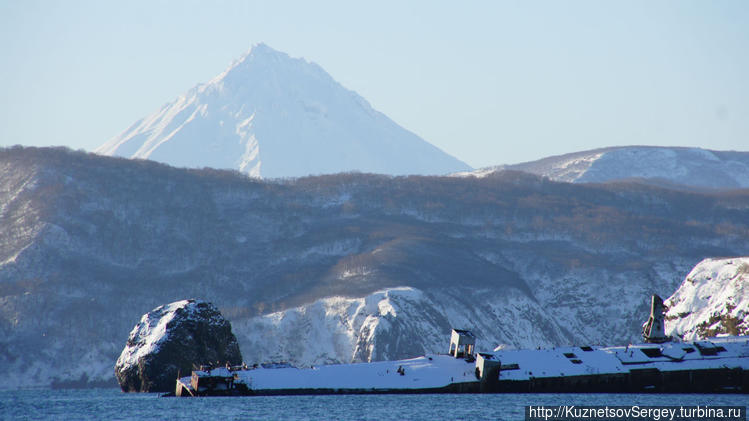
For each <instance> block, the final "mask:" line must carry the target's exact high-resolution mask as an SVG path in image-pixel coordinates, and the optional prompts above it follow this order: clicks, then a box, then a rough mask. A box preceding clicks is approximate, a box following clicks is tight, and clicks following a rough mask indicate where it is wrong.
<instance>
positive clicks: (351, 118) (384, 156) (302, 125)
mask: <svg viewBox="0 0 749 421" xmlns="http://www.w3.org/2000/svg"><path fill="white" fill-rule="evenodd" d="M96 152H97V153H100V154H103V155H110V156H123V157H128V158H140V159H152V160H155V161H159V162H164V163H167V164H170V165H173V166H178V167H193V168H201V167H212V168H227V169H236V170H238V171H241V172H243V173H246V174H248V175H251V176H254V177H295V176H304V175H309V174H324V173H337V172H343V171H352V170H356V171H361V172H374V173H383V174H446V173H449V172H453V171H460V170H466V169H469V168H470V167H468V165H466V164H465V163H463V162H461V161H459V160H457V159H456V158H453V157H452V156H450V155H448V154H446V153H444V152H442V151H441V150H439V149H438V148H436V147H434V146H432V145H431V144H429V143H427V142H426V141H424V140H422V139H421V138H419V137H418V136H416V135H415V134H413V133H411V132H409V131H407V130H405V129H403V128H402V127H400V126H398V125H397V124H396V123H395V122H393V121H392V120H390V119H389V118H388V117H386V116H385V115H384V114H382V113H380V112H378V111H376V110H374V109H373V108H372V107H371V106H370V105H369V103H368V102H367V101H366V100H365V99H364V98H362V97H360V96H359V95H357V94H356V93H355V92H352V91H349V90H347V89H345V88H343V87H342V86H341V85H340V84H338V83H337V82H336V81H335V80H333V79H332V78H331V77H330V75H328V74H327V73H326V72H325V71H324V70H323V69H322V68H321V67H320V66H318V65H316V64H314V63H311V62H308V61H306V60H304V59H294V58H290V57H289V56H288V55H286V54H284V53H281V52H278V51H275V50H273V49H271V48H270V47H268V46H267V45H264V44H258V45H255V46H254V47H252V48H251V49H250V51H249V52H247V53H246V54H245V55H244V56H242V57H241V58H240V59H239V60H237V61H235V62H234V63H233V64H232V65H231V66H229V68H228V69H226V70H225V71H224V72H223V73H221V74H219V75H218V76H216V77H215V78H214V79H212V80H211V81H209V82H208V83H206V84H201V85H198V86H196V87H195V88H193V89H191V90H190V91H188V92H187V93H185V94H184V95H182V96H180V97H179V98H177V99H176V100H174V101H172V102H171V103H168V104H166V105H164V106H163V107H162V108H161V109H160V110H158V111H157V112H155V113H153V114H151V115H150V116H147V117H145V118H143V119H142V120H140V121H138V122H136V123H135V124H133V125H132V126H131V127H129V128H128V129H127V130H125V131H124V132H123V133H121V134H120V135H118V136H116V137H114V138H112V139H111V140H109V141H108V142H107V143H106V144H104V145H102V146H101V147H99V148H98V149H97V150H96Z"/></svg>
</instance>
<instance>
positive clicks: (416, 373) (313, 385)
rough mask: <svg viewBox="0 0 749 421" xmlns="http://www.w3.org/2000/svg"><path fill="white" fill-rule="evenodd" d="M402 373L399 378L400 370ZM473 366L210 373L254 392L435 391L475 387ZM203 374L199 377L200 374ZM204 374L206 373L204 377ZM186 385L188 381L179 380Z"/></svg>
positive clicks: (443, 363)
mask: <svg viewBox="0 0 749 421" xmlns="http://www.w3.org/2000/svg"><path fill="white" fill-rule="evenodd" d="M401 368H402V373H403V374H401V372H400V371H401V370H399V369H401ZM475 371H476V366H475V364H474V363H473V362H467V361H466V360H465V359H462V358H460V359H458V358H454V357H451V356H449V355H428V356H425V357H419V358H413V359H409V360H400V361H377V362H371V363H355V364H337V365H325V366H320V367H313V368H296V367H281V368H255V369H251V370H241V371H233V372H229V370H227V369H226V368H216V369H213V370H211V373H210V374H211V375H213V376H232V375H236V376H235V378H236V380H235V383H244V384H246V385H247V386H248V388H249V389H250V390H252V391H254V392H261V393H272V392H273V391H285V392H292V393H293V391H294V390H299V391H311V390H320V391H323V390H329V391H351V392H356V391H362V392H363V391H367V392H377V391H382V392H394V391H409V390H413V391H418V390H429V389H434V390H438V389H441V388H446V387H449V386H451V385H454V384H459V383H469V382H470V383H472V384H475V383H476V382H477V380H476V375H475ZM201 374H203V373H201ZM206 374H207V373H206ZM180 380H181V381H182V383H184V384H189V383H190V378H189V377H184V378H182V379H180Z"/></svg>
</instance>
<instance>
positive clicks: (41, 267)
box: [0, 147, 749, 387]
mask: <svg viewBox="0 0 749 421" xmlns="http://www.w3.org/2000/svg"><path fill="white" fill-rule="evenodd" d="M0 203H1V204H3V205H2V209H0V227H1V228H2V229H0V262H3V263H1V264H0V366H2V367H4V368H5V370H6V371H5V377H6V380H7V382H6V384H17V385H19V386H24V387H26V386H29V387H30V386H45V385H49V384H50V383H53V382H55V381H58V382H59V381H60V380H61V379H74V380H80V381H82V382H83V381H84V380H85V381H89V382H91V381H106V380H107V379H112V377H113V376H112V367H113V364H114V361H115V360H116V359H117V356H118V355H119V354H120V352H121V350H122V347H123V345H124V343H125V341H126V339H127V336H128V332H130V331H131V330H132V327H133V325H134V324H135V323H136V322H137V321H138V320H139V318H140V316H141V315H142V314H143V313H145V312H147V311H149V310H150V309H153V308H154V307H156V306H158V305H161V304H164V303H168V302H174V301H178V300H181V299H184V298H185V297H200V298H201V299H205V300H209V301H211V302H213V303H214V304H216V305H217V307H219V309H220V310H221V312H222V314H224V316H225V317H226V318H227V319H229V320H230V321H231V323H232V325H233V326H235V327H236V331H235V334H236V335H237V339H238V341H239V342H240V347H241V349H242V353H243V355H245V358H247V359H250V358H252V359H257V360H261V359H268V358H269V357H270V356H273V357H274V358H275V357H278V358H285V359H291V357H294V358H299V359H298V361H297V362H299V363H301V364H304V363H307V364H311V363H312V362H314V361H323V362H333V361H339V362H351V361H352V360H355V361H366V360H370V359H371V360H374V359H379V358H408V357H413V356H415V355H414V354H413V353H416V352H420V351H421V350H434V351H437V352H444V351H443V350H442V346H443V345H441V339H440V338H443V337H445V336H446V335H448V334H449V329H450V328H451V327H454V326H460V327H463V328H467V329H471V330H474V332H475V333H476V334H477V335H478V336H479V337H480V338H485V341H486V342H485V344H486V347H485V348H484V345H482V349H488V348H490V347H493V346H497V345H503V344H504V345H507V346H513V347H532V348H535V347H536V346H557V345H564V344H577V345H580V344H594V345H595V344H601V345H617V344H625V343H627V342H629V341H636V340H637V339H638V337H639V332H640V330H639V327H640V326H641V324H642V322H643V320H644V318H645V317H646V315H647V297H649V296H650V294H653V293H658V294H661V295H662V296H667V295H668V294H670V293H671V292H672V291H674V290H675V289H676V287H677V286H678V285H679V283H680V282H682V280H683V279H684V274H685V273H687V272H689V270H691V268H692V267H694V265H695V264H696V263H697V262H699V261H701V260H702V259H704V258H705V257H710V256H719V255H749V245H747V243H746V241H745V239H746V238H747V237H749V222H748V221H749V191H747V190H743V191H732V192H712V193H699V194H696V193H691V192H685V191H674V190H667V189H663V188H659V187H655V186H644V185H638V184H631V183H630V184H627V183H621V184H616V185H597V184H569V183H558V182H552V181H549V180H546V179H543V178H542V177H539V176H535V175H531V174H526V173H521V172H509V171H507V172H503V173H498V174H494V175H491V176H488V177H485V178H481V179H477V178H455V177H427V176H385V175H373V174H357V173H342V174H335V175H324V176H317V177H305V178H299V179H287V180H272V181H262V180H257V179H252V178H248V177H246V176H245V175H244V174H241V173H239V172H238V171H228V170H215V169H202V170H197V169H178V168H173V167H170V166H167V165H164V164H161V163H157V162H153V161H146V160H129V159H123V158H110V157H102V156H98V155H95V154H86V153H83V152H73V151H69V150H65V149H60V148H58V149H48V148H21V147H19V148H9V149H0ZM381 291H385V292H386V293H383V292H381ZM404 291H405V292H404ZM383 294H385V295H387V297H384V295H383ZM333 297H343V298H344V299H343V300H341V299H339V298H333ZM366 297H372V298H366ZM385 298H387V300H385ZM361 300H363V301H361ZM367 300H369V301H367ZM383 300H385V302H383ZM333 302H339V303H343V304H341V305H340V307H337V308H340V309H342V310H341V311H342V312H340V313H338V312H337V311H336V312H330V314H328V313H327V312H326V311H323V310H324V309H325V308H331V307H330V305H331V304H330V303H333ZM360 302H364V303H366V302H369V303H370V304H371V306H369V307H368V306H367V305H365V306H364V307H363V309H362V311H363V312H362V313H361V314H360V313H359V312H358V311H355V310H357V309H358V308H359V306H360ZM381 302H383V307H382V308H383V309H384V310H383V311H380V303H381ZM315 303H317V304H315ZM410 303H416V304H417V306H416V307H418V308H419V309H420V311H414V310H413V309H414V308H415V307H414V305H412V304H410ZM385 304H388V305H389V306H390V307H392V308H393V311H389V310H388V311H385V310H387V306H386V305H385ZM326 306H327V307H326ZM307 309H317V310H315V311H312V310H309V311H308V310H307ZM349 310H350V311H349ZM286 314H288V315H292V314H296V315H297V316H295V317H296V318H295V319H294V318H289V319H288V320H287V322H285V323H286V324H281V325H277V324H276V323H275V321H274V320H277V319H278V318H282V316H284V315H286ZM337 314H340V315H341V317H337ZM393 314H395V316H393ZM508 315H512V317H509V316H508ZM370 316H371V317H373V318H375V319H379V322H378V323H377V326H378V327H376V328H375V329H374V333H373V334H371V329H370V331H366V330H364V329H360V328H355V326H359V325H357V323H359V321H361V320H366V319H367V317H370ZM370 320H372V321H375V320H374V319H370ZM328 322H333V323H334V325H332V326H334V327H335V326H339V325H337V324H336V323H342V324H341V325H340V326H339V327H340V332H342V333H341V335H342V336H340V338H344V339H345V340H346V341H349V342H345V341H344V342H341V346H339V347H338V349H336V348H335V347H333V346H332V345H331V348H325V349H322V348H318V349H317V350H318V351H320V352H314V353H313V354H312V355H307V354H305V349H311V350H313V351H314V350H315V349H316V345H311V344H306V341H305V340H301V339H300V338H304V336H300V335H291V336H289V335H283V334H280V333H279V332H288V331H299V332H305V331H306V330H305V329H306V326H314V325H316V326H328V325H327V324H326V323H328ZM346 323H349V324H348V325H347V324H346ZM363 325H364V324H362V326H363ZM278 326H281V330H278ZM346 326H349V327H346ZM339 327H335V328H331V329H332V330H333V331H338V329H339ZM385 327H388V328H387V329H385ZM313 339H314V338H310V340H313ZM325 341H326V343H328V342H327V341H328V339H326V340H325ZM318 342H319V343H321V342H322V340H320V341H318ZM318 342H315V344H317V343H318ZM334 342H335V341H334V340H333V339H330V343H334ZM258 344H262V346H261V345H258ZM347 344H349V345H347ZM316 356H320V359H319V360H315V357H316ZM248 362H253V361H252V360H250V361H248ZM81 373H86V374H87V378H86V379H79V377H80V376H81ZM56 379H57V380H56ZM84 383H85V382H84Z"/></svg>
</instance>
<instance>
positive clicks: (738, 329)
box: [666, 257, 749, 340]
mask: <svg viewBox="0 0 749 421" xmlns="http://www.w3.org/2000/svg"><path fill="white" fill-rule="evenodd" d="M666 306H668V312H667V313H666V334H667V335H671V336H678V337H681V338H683V339H685V340H692V339H700V338H705V337H710V336H716V335H721V334H729V335H747V334H749V322H747V318H749V257H734V258H729V259H705V260H703V261H702V262H700V263H699V264H698V265H697V266H695V267H694V269H692V271H691V272H690V273H689V275H687V277H686V279H685V280H684V282H683V283H682V284H681V286H680V287H679V289H678V290H677V291H676V292H675V293H674V295H672V296H671V297H670V298H668V300H666Z"/></svg>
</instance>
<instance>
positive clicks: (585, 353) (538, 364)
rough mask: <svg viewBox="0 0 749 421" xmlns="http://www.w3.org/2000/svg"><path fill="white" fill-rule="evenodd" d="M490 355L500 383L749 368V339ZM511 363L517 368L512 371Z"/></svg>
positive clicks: (519, 351)
mask: <svg viewBox="0 0 749 421" xmlns="http://www.w3.org/2000/svg"><path fill="white" fill-rule="evenodd" d="M494 356H495V357H496V358H497V359H499V360H500V361H501V362H502V367H503V368H502V370H501V371H500V376H499V377H500V381H503V380H529V379H531V378H543V377H562V376H586V375H596V374H616V373H628V372H630V370H633V369H635V370H637V369H648V368H652V369H658V370H660V371H684V370H704V369H711V368H741V369H744V370H749V336H739V337H722V338H721V337H719V338H709V339H708V340H702V341H694V342H668V343H664V344H638V345H629V346H626V347H625V346H618V347H598V346H593V347H557V348H552V349H540V350H511V351H495V352H494ZM515 365H517V368H514V366H515ZM505 367H513V369H511V370H508V369H505Z"/></svg>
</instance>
